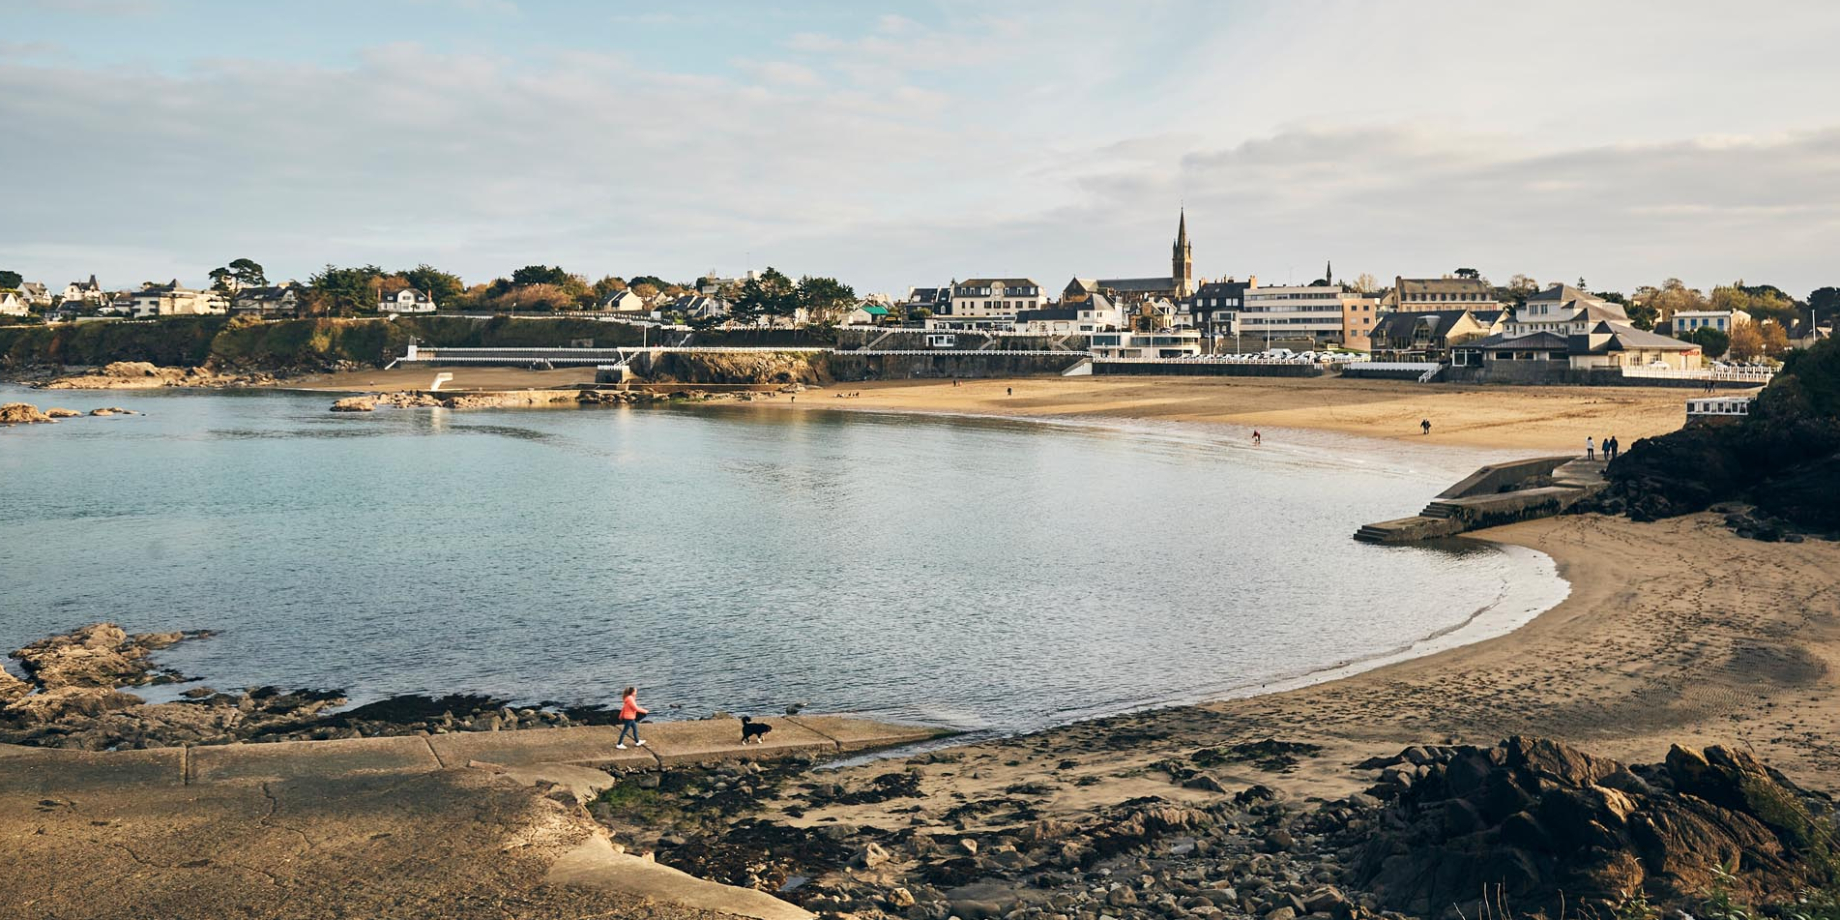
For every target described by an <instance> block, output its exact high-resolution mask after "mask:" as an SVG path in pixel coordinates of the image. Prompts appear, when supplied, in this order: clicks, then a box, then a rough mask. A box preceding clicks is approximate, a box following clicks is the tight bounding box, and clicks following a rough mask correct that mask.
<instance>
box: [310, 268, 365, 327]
mask: <svg viewBox="0 0 1840 920" xmlns="http://www.w3.org/2000/svg"><path fill="white" fill-rule="evenodd" d="M382 277H383V269H381V268H378V267H377V266H375V265H365V266H362V267H357V268H340V267H338V266H336V265H327V266H326V267H325V269H323V270H322V271H320V272H318V273H316V274H314V275H313V276H312V277H311V278H309V279H307V286H308V291H309V293H310V295H311V299H312V300H313V306H314V308H315V311H316V312H319V313H333V314H337V315H339V316H350V315H352V314H353V313H357V312H359V311H371V310H375V309H377V282H378V281H379V280H380V279H381V278H382Z"/></svg>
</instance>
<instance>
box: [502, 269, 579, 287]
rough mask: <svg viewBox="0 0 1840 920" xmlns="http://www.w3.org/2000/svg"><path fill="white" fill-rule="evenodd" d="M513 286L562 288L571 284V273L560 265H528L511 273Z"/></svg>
mask: <svg viewBox="0 0 1840 920" xmlns="http://www.w3.org/2000/svg"><path fill="white" fill-rule="evenodd" d="M511 283H512V284H553V285H555V286H557V287H562V286H563V285H565V284H568V283H569V273H568V272H565V271H563V270H562V266H560V265H553V266H552V265H526V266H524V267H523V268H520V269H518V270H517V271H514V272H512V273H511Z"/></svg>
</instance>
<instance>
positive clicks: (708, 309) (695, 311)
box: [608, 292, 728, 322]
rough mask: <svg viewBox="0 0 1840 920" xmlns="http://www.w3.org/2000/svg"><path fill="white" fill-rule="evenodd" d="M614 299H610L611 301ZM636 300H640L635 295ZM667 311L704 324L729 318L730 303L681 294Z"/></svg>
mask: <svg viewBox="0 0 1840 920" xmlns="http://www.w3.org/2000/svg"><path fill="white" fill-rule="evenodd" d="M622 293H624V292H622ZM616 296H617V295H616ZM612 299H613V298H608V300H609V301H611V300H612ZM634 299H635V300H638V299H639V298H638V296H637V295H634ZM640 303H641V304H643V303H644V301H642V300H641V301H640ZM666 310H667V311H668V312H671V313H676V314H678V315H680V316H682V317H683V318H684V320H685V321H686V322H689V321H692V320H694V321H697V322H702V321H705V320H712V319H717V318H719V317H723V316H727V315H728V301H726V300H723V299H722V298H720V297H711V296H709V295H707V294H680V295H678V296H677V297H676V298H674V299H673V300H672V301H671V304H670V306H669V307H667V308H666Z"/></svg>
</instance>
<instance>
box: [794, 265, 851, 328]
mask: <svg viewBox="0 0 1840 920" xmlns="http://www.w3.org/2000/svg"><path fill="white" fill-rule="evenodd" d="M799 306H801V307H804V308H805V310H806V311H807V312H808V313H809V314H810V315H811V319H812V322H817V323H830V322H836V321H837V320H838V319H839V318H841V317H842V315H843V314H844V313H845V312H847V311H848V310H849V309H850V308H851V307H854V306H856V291H855V289H854V288H851V287H850V286H849V285H847V284H844V283H842V282H840V281H838V280H837V279H835V278H813V277H811V276H810V275H807V276H805V277H803V278H800V279H799Z"/></svg>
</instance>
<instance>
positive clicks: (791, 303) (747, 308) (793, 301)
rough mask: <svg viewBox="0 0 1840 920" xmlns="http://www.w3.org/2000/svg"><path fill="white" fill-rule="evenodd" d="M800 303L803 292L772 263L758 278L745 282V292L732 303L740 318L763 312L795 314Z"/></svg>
mask: <svg viewBox="0 0 1840 920" xmlns="http://www.w3.org/2000/svg"><path fill="white" fill-rule="evenodd" d="M798 307H799V292H798V290H797V289H796V288H794V287H793V285H792V279H791V278H788V277H786V276H785V275H784V274H781V273H780V271H779V269H777V268H773V267H772V266H768V267H767V270H766V271H764V272H761V273H760V276H759V277H757V278H749V279H748V280H747V283H746V284H743V285H742V286H741V295H740V296H739V297H736V298H735V301H734V303H733V304H731V305H730V307H729V309H730V312H731V313H732V314H733V315H734V317H735V319H736V320H739V321H741V322H744V323H745V322H750V321H752V320H755V319H758V318H759V317H762V316H769V317H779V316H791V315H793V314H794V313H795V312H797V310H798Z"/></svg>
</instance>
